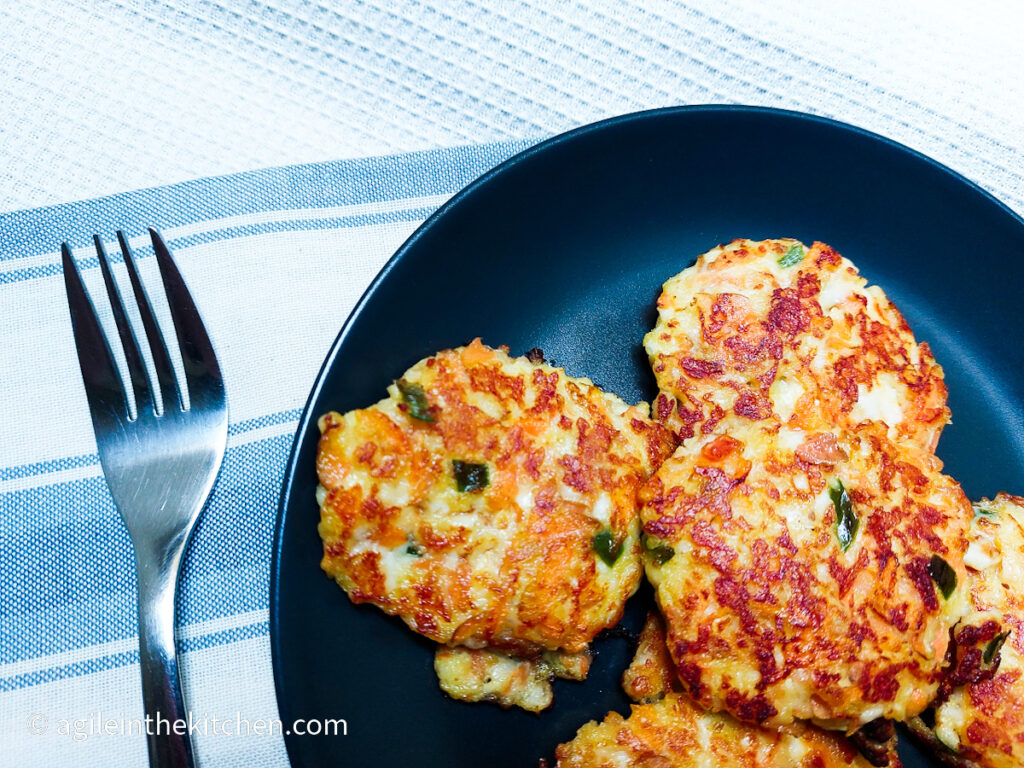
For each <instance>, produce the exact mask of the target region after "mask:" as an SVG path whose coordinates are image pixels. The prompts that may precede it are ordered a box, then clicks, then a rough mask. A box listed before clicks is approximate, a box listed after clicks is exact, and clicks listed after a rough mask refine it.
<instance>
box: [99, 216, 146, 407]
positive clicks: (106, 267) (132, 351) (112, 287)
mask: <svg viewBox="0 0 1024 768" xmlns="http://www.w3.org/2000/svg"><path fill="white" fill-rule="evenodd" d="M92 239H93V242H94V243H95V245H96V255H97V257H98V258H99V262H100V272H102V273H103V283H104V285H106V287H107V298H108V299H109V300H110V309H111V311H112V312H113V314H114V325H116V326H117V334H118V336H120V337H121V348H122V349H123V350H124V357H125V362H127V363H128V376H129V378H130V379H131V382H132V389H133V390H134V392H135V410H136V413H137V414H138V416H142V415H143V413H144V411H145V410H147V409H148V410H151V411H152V410H154V406H153V393H152V390H151V389H150V387H149V377H148V376H147V375H146V365H145V363H143V362H142V353H141V352H140V351H139V340H138V338H136V336H135V329H134V328H133V327H132V324H131V323H130V322H128V315H127V314H125V311H124V301H123V300H122V298H121V290H120V289H119V288H118V287H117V283H116V282H115V281H114V274H113V272H112V271H111V269H110V258H109V257H108V256H107V249H106V247H105V246H104V245H103V241H102V240H101V239H100V236H99V235H93V236H92Z"/></svg>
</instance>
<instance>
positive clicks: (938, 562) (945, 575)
mask: <svg viewBox="0 0 1024 768" xmlns="http://www.w3.org/2000/svg"><path fill="white" fill-rule="evenodd" d="M928 575H929V576H931V577H932V581H934V582H935V584H936V585H937V586H938V588H939V592H941V593H942V596H943V597H944V598H946V599H947V600H948V599H949V596H950V595H952V594H953V590H954V589H956V571H954V570H953V566H951V565H950V564H949V563H947V562H946V561H945V560H943V559H942V558H941V557H939V556H938V555H932V559H931V560H930V561H929V562H928Z"/></svg>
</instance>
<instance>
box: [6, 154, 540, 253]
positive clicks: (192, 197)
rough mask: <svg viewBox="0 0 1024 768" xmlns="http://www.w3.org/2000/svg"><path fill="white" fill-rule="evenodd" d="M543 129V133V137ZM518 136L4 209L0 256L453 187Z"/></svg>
mask: <svg viewBox="0 0 1024 768" xmlns="http://www.w3.org/2000/svg"><path fill="white" fill-rule="evenodd" d="M539 138H540V137H538V140H539ZM534 143H535V141H530V140H518V141H508V142H499V143H493V144H482V145H475V146H466V147H454V148H444V149H434V150H427V151H422V152H413V153H410V154H406V155H392V156H385V157H371V158H359V159H354V160H337V161H333V162H325V163H311V164H308V165H296V166H288V167H284V168H269V169H264V170H258V171H248V172H245V173H238V174H233V175H230V176H217V177H212V178H207V179H198V180H196V181H188V182H184V183H181V184H172V185H170V186H166V187H155V188H152V189H143V190H139V191H136V192H126V193H122V194H118V195H111V196H109V197H102V198H98V199H96V200H86V201H81V202H75V203H63V204H61V205H54V206H49V207H46V208H36V209H32V210H27V211H15V212H13V213H5V214H0V261H3V260H10V259H17V258H21V257H24V256H33V255H37V254H40V253H49V252H56V251H57V250H58V249H59V248H60V244H61V243H62V242H64V241H65V240H66V241H67V242H68V243H69V244H70V245H72V246H73V247H80V246H87V245H90V244H91V243H92V234H93V233H94V232H98V233H110V234H113V232H114V230H117V229H124V230H125V231H128V232H134V231H136V230H137V229H138V228H139V227H141V226H154V227H157V228H164V229H166V228H169V227H177V226H183V225H185V224H192V223H195V222H199V221H209V220H211V219H219V218H225V217H228V216H239V215H243V214H251V213H263V212H266V211H275V210H294V209H303V208H324V207H328V206H341V205H358V204H361V203H370V202H381V201H384V200H401V199H403V198H411V197H424V196H427V195H440V194H451V193H454V192H457V191H458V190H460V189H461V188H462V187H464V186H466V184H468V183H469V182H471V181H472V180H473V179H475V178H476V177H477V176H479V175H481V174H482V173H484V172H486V171H488V170H490V169H491V168H493V167H494V166H495V165H497V164H498V163H500V162H501V161H503V160H505V159H507V158H509V157H511V156H512V155H514V154H516V153H517V152H520V151H521V150H523V149H525V148H527V147H529V146H530V145H532V144H534Z"/></svg>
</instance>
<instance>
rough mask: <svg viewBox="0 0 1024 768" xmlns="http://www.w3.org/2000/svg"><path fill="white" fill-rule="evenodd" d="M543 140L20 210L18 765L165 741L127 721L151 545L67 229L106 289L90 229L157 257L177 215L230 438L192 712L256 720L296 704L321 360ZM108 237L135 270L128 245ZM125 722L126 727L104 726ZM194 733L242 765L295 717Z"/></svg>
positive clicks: (203, 565) (12, 683) (1, 352)
mask: <svg viewBox="0 0 1024 768" xmlns="http://www.w3.org/2000/svg"><path fill="white" fill-rule="evenodd" d="M525 146H526V143H525V142H518V143H516V142H512V143H505V144H492V145H482V146H476V147H472V148H462V149H452V150H439V151H432V152H422V153H415V154H407V155H403V156H401V157H385V158H375V159H364V160H355V161H345V162H336V163H324V164H318V165H304V166H293V167H290V168H281V169H273V170H265V171H256V172H250V173H245V174H240V175H235V176H230V177H223V178H211V179H204V180H202V181H198V182H192V183H186V184H179V185H176V186H171V187H164V188H160V189H152V190H145V191H141V192H135V193H131V194H126V195H118V196H115V197H109V198H103V199H99V200H93V201H89V202H85V203H74V204H68V205H59V206H54V207H50V208H42V209H37V210H33V211H25V212H20V213H15V214H8V215H6V216H0V233H3V234H2V238H3V246H2V251H3V258H2V261H0V296H2V299H0V307H2V308H3V309H2V310H0V315H2V316H3V327H4V328H5V343H4V344H3V345H0V370H4V371H5V373H4V387H3V390H2V394H0V399H2V401H3V404H4V408H3V412H4V413H5V414H6V415H7V431H6V432H5V437H8V438H9V439H6V440H4V441H2V443H0V697H2V699H0V701H2V703H3V708H2V712H3V715H4V720H3V727H4V736H3V743H4V752H5V758H6V757H8V756H10V754H11V752H10V751H9V750H10V749H11V748H12V747H13V750H14V752H13V754H15V755H17V759H16V760H15V761H14V762H13V763H11V764H12V765H29V764H40V765H42V764H54V763H55V762H56V761H55V760H54V758H53V756H54V755H63V756H65V758H66V759H67V760H68V761H69V762H70V761H71V759H72V756H73V762H74V764H75V765H79V766H81V765H89V764H92V762H95V764H96V765H104V766H110V765H115V764H121V763H122V762H123V763H124V764H126V765H127V764H134V765H139V764H141V763H142V762H143V761H144V760H145V743H144V741H143V740H142V739H141V738H138V737H134V738H133V737H129V736H123V735H121V730H122V729H126V728H127V727H128V724H127V722H126V721H127V720H128V719H130V718H134V717H138V716H140V713H141V693H140V687H139V683H138V667H137V664H138V650H137V641H136V638H135V632H136V628H135V603H134V591H133V590H134V571H133V560H132V554H131V545H130V542H129V540H128V536H127V533H126V532H125V530H124V528H123V526H122V525H121V523H120V519H119V517H118V515H117V512H116V510H115V509H114V507H113V503H112V501H111V498H110V495H109V492H108V490H107V487H106V484H105V482H104V480H103V477H102V474H101V470H100V465H99V459H98V457H97V455H96V448H95V440H94V438H93V433H92V425H91V422H90V420H89V415H88V408H87V404H86V401H85V394H84V390H83V388H82V385H81V377H80V374H79V371H78V369H77V358H76V357H75V350H74V340H73V337H72V334H71V329H70V325H69V316H68V311H67V308H66V300H65V298H64V295H63V279H62V277H61V265H60V254H59V247H60V241H61V239H62V238H65V237H66V238H68V239H69V242H70V244H71V245H72V246H73V247H74V248H75V255H76V257H77V260H78V262H79V264H80V265H81V267H82V269H83V272H84V276H85V279H86V283H87V285H88V286H89V287H90V288H91V289H93V290H94V293H93V295H94V296H97V297H102V296H103V289H102V285H101V283H98V282H97V280H98V279H99V274H98V273H99V269H98V268H97V266H98V265H97V262H96V258H95V251H94V250H93V246H92V243H91V236H90V233H92V232H97V233H100V234H101V235H102V236H104V237H106V238H107V239H108V240H111V241H112V240H113V235H114V232H115V230H116V229H118V228H122V227H123V228H124V229H125V230H126V232H127V233H128V234H129V235H130V237H131V242H132V245H133V248H134V249H135V250H136V255H137V256H138V257H139V259H140V270H141V271H142V272H143V273H144V275H145V274H146V273H148V272H150V270H152V268H153V267H154V264H153V261H154V260H153V258H152V248H151V246H150V245H149V243H148V237H147V236H146V235H145V229H144V226H145V225H147V224H152V225H154V226H156V227H158V228H159V229H160V230H161V231H162V233H163V234H164V236H165V238H166V240H167V242H168V244H169V245H170V247H171V249H172V250H173V251H174V253H175V255H176V260H177V262H178V264H179V266H180V268H181V271H182V273H183V274H184V276H185V279H186V281H187V282H188V283H189V285H190V287H191V289H192V293H193V296H194V298H195V300H196V302H197V304H198V306H199V307H200V311H201V312H202V315H203V318H204V321H205V323H206V325H207V329H208V331H209V333H210V336H211V338H212V339H213V342H214V344H215V346H216V350H217V354H218V358H219V360H220V363H221V368H222V369H223V372H224V377H225V384H226V388H227V393H228V400H229V408H230V427H229V430H228V447H227V454H226V456H225V459H224V465H223V469H222V470H221V474H220V477H219V480H218V482H217V485H216V488H215V491H214V494H213V496H212V498H211V500H210V503H209V504H208V506H207V508H206V510H205V512H204V514H203V516H202V517H201V519H200V522H199V524H198V526H197V528H196V531H195V534H194V536H193V539H192V543H191V546H190V547H189V550H188V554H187V559H186V565H185V568H184V572H183V578H182V582H181V588H180V592H179V599H178V611H179V623H180V629H179V648H180V649H181V651H182V652H183V661H182V666H183V670H182V674H183V678H184V688H185V695H186V697H187V699H188V702H189V708H190V710H191V711H192V713H193V714H194V716H195V717H196V718H197V719H198V718H206V717H214V716H215V717H217V718H219V719H221V720H225V719H226V720H232V719H234V718H236V717H237V718H240V719H242V720H246V721H248V722H249V726H244V728H245V727H247V728H254V727H255V726H254V725H253V724H254V723H255V722H256V721H257V720H261V721H271V720H273V719H274V718H276V713H277V708H276V704H275V701H274V694H273V683H272V679H271V669H270V663H269V642H268V624H267V604H268V602H267V601H268V591H269V564H270V548H271V543H272V540H273V529H274V522H275V518H276V512H277V502H278V497H279V493H280V488H281V481H282V477H283V472H284V466H285V462H286V460H287V458H288V453H289V450H290V448H291V441H292V436H293V434H294V431H295V428H296V425H297V422H298V418H299V415H300V412H301V409H302V406H303V405H304V402H305V399H306V397H307V395H308V394H309V389H310V387H311V386H312V382H313V380H314V378H315V376H316V372H317V370H318V369H319V367H320V365H321V363H322V362H323V358H324V356H325V354H326V351H327V350H328V348H329V347H330V344H331V342H332V341H333V339H334V337H335V335H336V334H337V333H338V330H339V329H340V328H341V325H342V323H343V322H344V320H345V318H346V316H347V315H348V313H349V311H350V310H351V309H352V307H353V305H354V304H355V302H356V300H357V299H358V298H359V296H360V295H361V294H362V292H363V291H364V290H365V288H366V287H367V285H368V284H369V282H370V280H371V279H372V278H373V277H374V275H375V274H376V273H377V271H378V270H379V269H380V267H381V266H382V265H383V264H384V262H385V261H386V260H387V258H388V257H389V256H390V255H391V254H392V253H394V251H395V250H396V249H397V247H398V246H399V245H400V244H401V243H402V241H403V240H404V239H405V238H406V237H408V236H409V235H410V234H411V233H412V231H413V230H414V229H415V228H416V227H417V226H418V225H419V224H420V223H421V222H422V221H423V219H425V218H426V217H427V216H428V215H429V214H430V213H432V212H433V211H434V210H435V209H436V208H437V207H438V206H439V205H440V204H441V203H443V202H444V201H445V200H446V199H447V198H448V197H449V196H451V195H452V194H453V193H454V192H456V191H457V190H458V189H460V188H461V187H463V186H464V185H465V184H467V183H468V182H469V181H471V180H472V179H473V178H475V177H476V176H478V175H479V174H480V173H482V172H483V171H485V170H487V169H489V168H490V167H492V166H494V165H495V164H497V163H498V162H500V161H501V160H503V159H505V158H506V157H508V156H509V155H511V154H513V153H514V152H516V151H518V150H520V149H522V148H523V147H525ZM109 250H111V252H112V255H113V259H114V261H115V269H116V270H117V272H118V274H119V275H120V277H121V278H124V277H125V274H124V272H123V267H122V266H120V265H119V264H118V262H120V258H119V254H117V251H116V244H115V243H111V245H110V248H109ZM15 329H16V332H14V331H15ZM12 419H13V421H15V422H16V423H17V431H16V433H15V432H12V431H10V428H11V426H12V425H11V421H12ZM108 720H109V721H111V722H113V723H114V724H113V725H111V726H110V727H109V729H108V730H111V731H113V733H101V731H103V730H104V729H105V726H104V723H106V722H107V721H108ZM30 721H31V722H30ZM230 727H231V729H235V728H237V727H238V726H237V724H236V725H232V726H230ZM196 741H197V752H198V753H199V754H200V755H201V756H202V757H203V759H204V764H207V765H209V764H216V757H217V756H218V755H222V756H223V757H224V758H225V759H228V758H230V759H231V763H229V764H233V761H234V760H235V759H237V757H238V755H239V753H240V752H243V753H245V754H247V755H248V756H249V757H251V758H252V760H253V761H255V762H254V763H253V764H255V765H261V764H265V765H281V764H282V763H283V761H284V759H285V758H284V757H283V746H282V743H281V740H280V737H279V736H267V737H256V736H253V737H251V738H248V739H244V740H240V739H233V738H227V737H225V736H224V735H222V734H221V733H220V732H218V733H217V734H214V733H213V732H212V730H211V728H210V727H209V726H207V728H206V734H205V735H204V733H203V731H202V730H198V736H197V737H196ZM69 750H73V751H69ZM44 756H45V759H42V758H43V757H44Z"/></svg>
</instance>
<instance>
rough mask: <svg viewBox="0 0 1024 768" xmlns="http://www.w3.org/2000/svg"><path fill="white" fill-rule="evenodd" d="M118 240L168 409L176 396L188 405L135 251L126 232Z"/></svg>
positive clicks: (180, 402) (118, 234) (165, 406)
mask: <svg viewBox="0 0 1024 768" xmlns="http://www.w3.org/2000/svg"><path fill="white" fill-rule="evenodd" d="M117 242H118V243H119V244H120V246H121V253H122V254H123V255H124V264H125V267H127V269H128V279H129V280H130V281H131V284H132V292H133V293H134V294H135V303H136V304H137V305H138V307H139V315H140V316H141V317H142V327H143V328H144V329H145V331H146V339H147V340H148V341H149V351H150V353H151V354H152V355H153V368H154V369H155V370H156V378H157V381H158V382H159V383H160V390H161V394H162V395H163V402H164V410H165V411H166V410H167V404H168V402H170V401H171V399H172V398H173V397H177V399H178V403H179V407H184V402H185V400H184V398H183V397H182V396H181V391H180V390H179V389H178V383H177V381H176V380H175V378H174V367H173V366H172V365H171V356H170V354H169V353H168V351H167V344H166V343H165V342H164V335H163V334H162V333H161V332H160V326H159V325H157V322H156V315H155V313H154V312H153V305H152V303H151V302H150V300H149V294H148V293H147V292H146V288H145V286H143V284H142V280H141V279H139V270H138V268H137V267H136V265H135V254H134V253H133V252H132V247H131V245H129V244H128V238H127V237H125V234H124V232H122V231H121V230H118V231H117Z"/></svg>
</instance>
